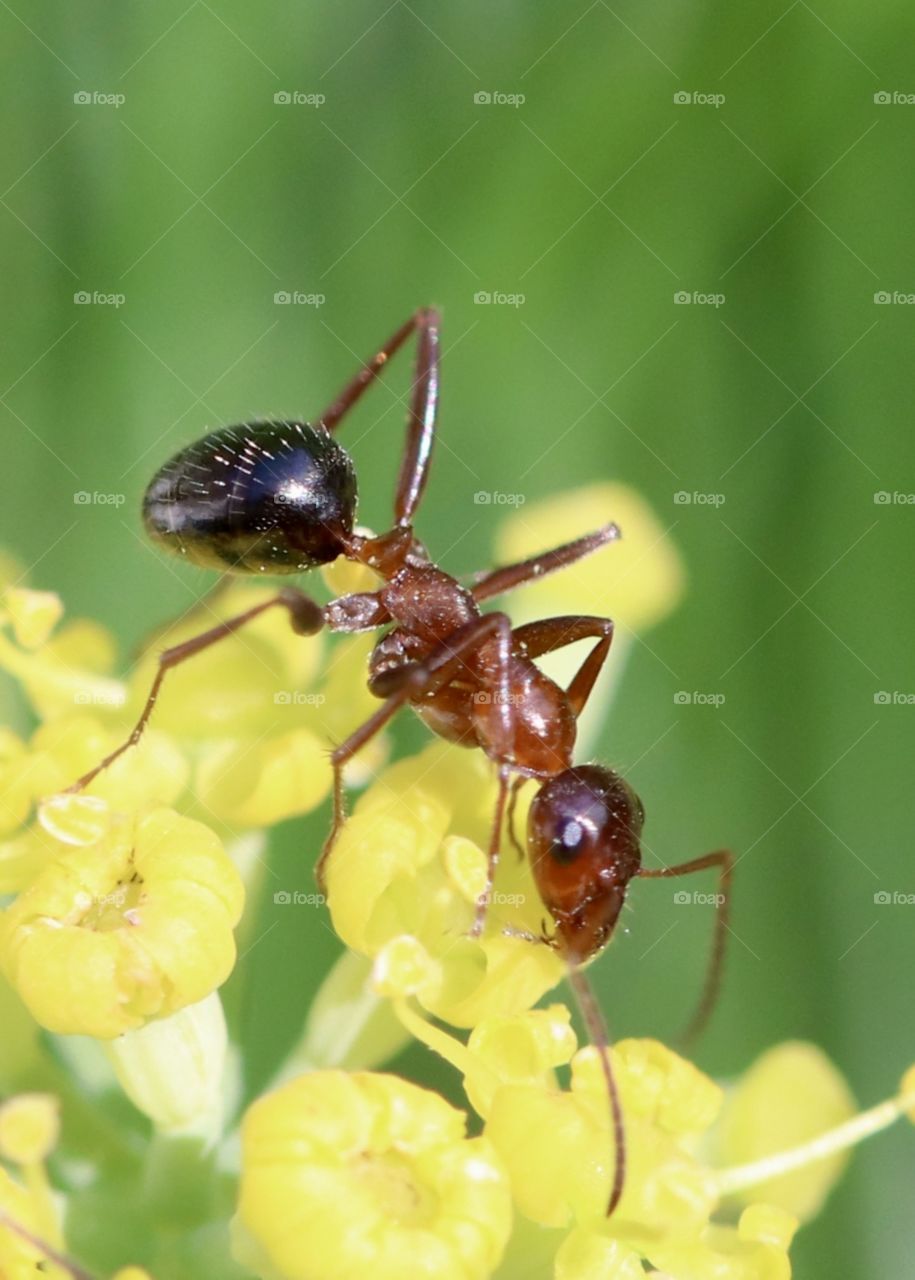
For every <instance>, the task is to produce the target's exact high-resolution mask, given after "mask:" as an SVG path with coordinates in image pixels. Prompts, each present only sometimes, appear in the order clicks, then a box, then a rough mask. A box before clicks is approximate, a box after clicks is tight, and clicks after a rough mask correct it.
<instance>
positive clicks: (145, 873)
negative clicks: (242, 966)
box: [0, 809, 243, 1038]
mask: <svg viewBox="0 0 915 1280" xmlns="http://www.w3.org/2000/svg"><path fill="white" fill-rule="evenodd" d="M242 902H243V889H242V885H241V880H240V878H239V876H238V873H237V871H236V870H235V868H234V867H233V865H232V863H231V861H230V860H229V858H228V856H227V855H226V853H225V852H224V850H223V848H222V845H221V844H220V842H219V840H218V839H217V837H216V836H215V835H214V834H213V832H212V831H209V830H208V829H207V828H206V827H204V826H203V825H202V824H201V823H198V822H193V821H191V820H190V819H188V818H183V817H181V816H179V815H178V814H176V813H173V812H171V811H170V810H167V809H159V810H155V811H153V812H151V813H148V814H146V815H145V816H140V817H137V818H131V819H124V820H122V821H120V822H118V823H116V824H115V825H114V826H113V827H112V830H111V831H110V832H109V833H108V834H107V835H106V836H105V838H104V839H103V840H102V841H100V842H99V843H97V844H95V845H94V846H92V847H90V848H87V849H70V850H65V851H62V852H61V853H60V855H59V856H58V857H57V858H56V859H55V860H54V861H53V862H51V863H49V864H48V865H47V866H46V867H45V868H44V870H43V871H41V872H40V873H39V875H38V877H37V878H36V879H35V880H34V882H33V883H32V884H31V885H30V886H29V887H28V888H27V889H26V890H25V891H24V892H23V893H21V894H20V896H19V897H18V898H17V899H16V901H15V902H14V903H13V905H12V906H11V907H10V908H9V909H8V910H7V911H6V912H5V913H4V914H3V916H2V917H0V960H2V964H3V967H4V970H5V972H6V974H7V977H8V978H9V980H10V982H11V983H12V984H13V986H14V987H15V988H16V990H17V991H18V993H19V995H20V996H21V997H22V999H23V1001H24V1002H25V1004H26V1005H27V1006H28V1008H29V1009H30V1011H31V1012H32V1014H33V1015H34V1017H35V1018H36V1019H37V1020H38V1021H39V1022H40V1023H41V1024H42V1025H43V1026H45V1027H47V1028H48V1029H49V1030H51V1031H57V1032H61V1033H65V1034H82V1035H92V1036H98V1037H102V1038H107V1037H111V1036H116V1035H119V1034H121V1033H122V1032H124V1031H127V1030H130V1029H131V1028H133V1027H138V1026H140V1025H142V1023H144V1022H145V1021H146V1020H147V1019H149V1018H153V1017H162V1016H163V1015H165V1014H169V1013H173V1012H174V1011H175V1010H177V1009H180V1008H182V1007H183V1006H185V1005H188V1004H193V1003H195V1002H196V1001H198V1000H201V999H203V997H204V996H206V995H208V994H209V992H211V991H213V990H214V989H215V988H216V987H218V986H219V985H220V983H222V982H223V981H224V980H225V979H226V977H227V976H228V974H229V972H230V971H231V968H232V965H233V963H234V959H235V944H234V939H233V937H232V929H233V927H234V925H235V924H236V923H237V921H238V918H239V916H240V914H241V908H242Z"/></svg>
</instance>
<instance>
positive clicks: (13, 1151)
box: [0, 1093, 60, 1164]
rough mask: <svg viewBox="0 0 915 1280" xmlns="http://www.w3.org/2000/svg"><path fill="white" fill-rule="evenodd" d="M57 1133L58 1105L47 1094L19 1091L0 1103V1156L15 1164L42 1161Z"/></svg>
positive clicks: (51, 1147) (54, 1144) (55, 1140)
mask: <svg viewBox="0 0 915 1280" xmlns="http://www.w3.org/2000/svg"><path fill="white" fill-rule="evenodd" d="M59 1134H60V1105H59V1103H58V1101H57V1099H56V1098H55V1097H53V1096H51V1095H50V1094H47V1093H21V1094H18V1095H17V1096H16V1097H14V1098H10V1099H9V1100H8V1101H6V1102H4V1103H3V1104H2V1105H0V1157H2V1158H3V1159H4V1160H10V1161H13V1162H14V1163H15V1164H40V1163H41V1162H42V1161H43V1160H46V1159H47V1157H48V1156H49V1155H50V1153H51V1152H52V1151H53V1149H54V1147H55V1146H56V1145H57V1139H58V1136H59Z"/></svg>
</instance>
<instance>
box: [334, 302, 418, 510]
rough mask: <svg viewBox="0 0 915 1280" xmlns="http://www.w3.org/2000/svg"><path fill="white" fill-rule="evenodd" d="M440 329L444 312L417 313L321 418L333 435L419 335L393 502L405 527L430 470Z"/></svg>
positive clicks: (393, 335)
mask: <svg viewBox="0 0 915 1280" xmlns="http://www.w3.org/2000/svg"><path fill="white" fill-rule="evenodd" d="M438 331H439V313H438V312H437V311H436V310H434V309H433V308H432V307H425V308H423V309H421V310H420V311H417V312H415V313H414V314H413V315H412V316H411V317H410V319H409V320H408V321H407V322H406V324H403V325H401V327H400V328H399V329H398V330H397V332H396V333H394V334H392V336H391V337H390V338H389V339H388V341H387V342H386V343H385V344H384V346H383V347H382V348H381V350H380V351H379V352H378V353H377V354H376V355H374V356H373V357H372V358H371V360H368V361H366V363H365V364H364V365H363V366H362V368H361V369H360V370H359V372H358V373H357V374H356V375H355V377H354V378H352V379H351V381H350V382H349V383H347V385H346V386H345V387H344V388H343V390H342V391H341V393H340V395H339V396H338V397H337V399H336V400H334V402H333V403H332V404H331V405H330V406H329V407H328V408H327V409H325V411H324V413H322V414H321V417H320V419H319V421H320V422H321V423H323V425H324V426H325V427H326V429H327V430H328V431H334V430H335V429H336V427H337V426H338V425H339V423H340V420H341V419H342V418H343V417H344V415H345V414H346V413H348V412H349V410H350V409H351V408H352V407H353V405H354V404H355V403H356V402H357V401H358V400H359V398H360V397H361V396H362V393H363V392H364V391H365V389H366V388H367V387H368V386H369V384H370V383H372V382H373V381H374V380H375V379H376V378H377V377H378V376H379V375H380V373H381V371H382V370H383V369H384V367H385V365H386V364H387V363H388V361H389V360H390V358H391V356H393V355H394V354H395V352H396V351H398V350H399V349H400V347H402V346H403V344H404V343H405V342H406V340H407V339H408V338H409V337H410V335H411V334H412V333H413V332H416V334H417V349H416V369H415V372H414V377H413V384H412V392H411V396H410V407H409V411H408V415H407V439H406V443H405V445H404V453H403V459H402V461H401V464H400V474H399V476H398V479H397V489H396V493H395V498H394V521H395V524H397V525H401V526H403V525H409V524H410V522H411V521H412V519H413V515H414V513H415V511H416V508H417V507H418V506H419V500H420V498H421V497H422V494H423V490H424V488H425V486H426V479H427V476H428V472H429V459H430V456H431V454H432V442H433V440H434V438H435V415H436V410H437V408H438V390H439V337H438Z"/></svg>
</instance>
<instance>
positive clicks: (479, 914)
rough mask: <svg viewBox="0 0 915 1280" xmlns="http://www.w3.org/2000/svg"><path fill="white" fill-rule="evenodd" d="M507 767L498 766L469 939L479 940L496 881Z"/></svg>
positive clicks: (506, 795) (506, 790)
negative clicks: (483, 878)
mask: <svg viewBox="0 0 915 1280" xmlns="http://www.w3.org/2000/svg"><path fill="white" fill-rule="evenodd" d="M508 777H509V775H508V766H507V765H504V764H502V765H499V791H498V794H497V796H496V807H495V810H494V811H493V815H492V828H491V831H490V835H489V849H488V851H487V855H486V885H485V888H484V889H483V892H482V893H481V894H480V896H479V898H477V907H476V912H475V914H474V917H473V927H472V928H471V930H470V936H471V938H479V937H480V936H481V934H482V933H483V926H484V925H485V924H486V912H487V911H488V910H489V903H490V899H491V898H492V887H493V884H494V883H495V879H496V868H497V867H498V865H499V853H500V844H501V839H502V823H503V820H504V818H505V801H506V799H507V798H508V786H509V783H508Z"/></svg>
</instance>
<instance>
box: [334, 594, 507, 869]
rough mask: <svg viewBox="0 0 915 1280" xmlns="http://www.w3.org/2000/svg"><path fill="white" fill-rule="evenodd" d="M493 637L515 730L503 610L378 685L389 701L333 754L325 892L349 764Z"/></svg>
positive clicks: (503, 701) (343, 817) (504, 700)
mask: <svg viewBox="0 0 915 1280" xmlns="http://www.w3.org/2000/svg"><path fill="white" fill-rule="evenodd" d="M494 635H495V636H501V637H502V644H501V646H500V649H501V650H504V655H505V661H504V663H503V665H505V676H504V681H503V683H504V686H505V687H504V690H503V692H502V696H501V697H500V699H499V705H500V707H501V708H502V715H503V717H505V716H506V715H507V717H508V726H509V730H511V728H512V722H511V706H510V699H509V698H508V696H507V693H508V682H507V660H508V658H510V656H511V622H510V620H509V618H508V617H507V615H506V614H504V613H488V614H486V616H485V617H482V618H474V620H473V621H472V622H469V623H467V624H466V626H464V627H462V628H460V630H458V631H457V632H456V633H455V634H454V635H453V636H451V637H450V638H449V639H448V640H444V641H442V643H441V644H440V645H439V646H438V647H437V648H436V649H433V651H432V653H431V654H430V655H429V656H428V658H426V659H425V661H423V662H408V663H405V664H404V665H403V666H402V667H400V668H398V669H397V670H394V671H391V672H389V673H388V674H387V677H386V679H385V681H384V683H383V684H382V683H381V682H380V681H379V682H376V684H375V685H374V686H373V688H374V691H375V692H376V693H379V694H380V696H381V697H383V698H385V699H386V700H385V702H384V703H383V705H382V706H381V707H379V709H378V710H377V711H376V712H375V713H374V714H373V715H372V716H370V717H369V719H368V720H366V721H365V723H364V724H362V725H360V726H359V727H358V728H357V729H354V730H353V732H352V733H351V734H350V736H349V737H348V738H347V739H346V740H345V741H344V742H341V743H340V745H339V746H338V747H337V748H336V749H335V750H334V752H333V753H332V755H331V758H330V759H331V765H332V766H333V770H334V817H333V822H332V825H331V829H330V834H329V835H328V837H327V839H326V840H325V841H324V846H323V848H322V850H321V855H320V857H319V858H318V862H317V865H316V867H315V875H316V876H317V879H318V886H319V888H321V889H322V891H323V888H324V869H325V867H326V864H327V859H328V858H329V857H330V854H331V850H332V849H333V847H334V844H335V842H336V839H337V836H338V835H339V834H340V829H341V827H342V826H343V823H344V822H345V820H346V807H345V803H344V792H343V767H344V765H346V763H347V762H348V761H349V760H351V759H352V758H353V756H354V755H355V754H356V752H357V751H359V750H360V748H361V747H363V746H365V744H366V743H367V742H368V741H369V740H370V739H371V738H373V737H374V736H375V734H376V733H378V732H379V731H380V730H381V729H382V728H384V726H385V725H386V724H387V722H388V721H389V720H390V719H391V718H392V716H394V715H395V713H396V712H397V711H399V710H400V708H401V707H402V706H404V705H405V704H406V703H407V702H410V701H419V700H420V699H422V698H423V697H425V696H427V695H429V694H434V693H435V692H436V691H437V690H438V689H440V688H441V687H442V686H443V685H446V684H448V682H449V681H450V680H453V679H454V677H455V675H457V674H458V672H459V670H460V668H461V667H466V659H467V655H468V654H470V653H474V652H476V650H477V649H479V647H480V644H481V643H482V642H483V641H484V640H486V639H488V638H489V637H491V636H494Z"/></svg>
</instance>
